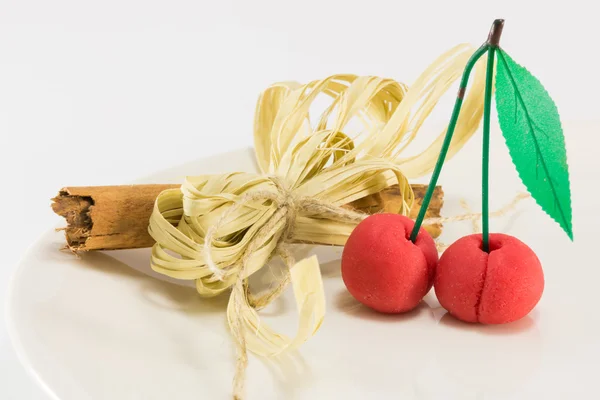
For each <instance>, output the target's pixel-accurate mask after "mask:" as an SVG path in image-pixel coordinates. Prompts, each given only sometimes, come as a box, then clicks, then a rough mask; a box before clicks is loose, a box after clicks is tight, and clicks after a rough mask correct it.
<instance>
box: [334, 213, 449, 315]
mask: <svg viewBox="0 0 600 400" xmlns="http://www.w3.org/2000/svg"><path fill="white" fill-rule="evenodd" d="M413 226H414V221H412V220H411V219H410V218H408V217H405V216H402V215H398V214H375V215H371V216H369V217H367V218H366V219H365V220H364V221H362V222H361V223H359V224H358V225H357V226H356V228H354V231H352V234H351V235H350V237H349V238H348V241H347V242H346V245H345V247H344V251H343V253H342V279H343V280H344V284H345V285H346V287H347V288H348V291H349V292H350V294H351V295H352V296H353V297H354V298H355V299H356V300H358V301H359V302H361V303H362V304H364V305H366V306H367V307H370V308H372V309H374V310H376V311H379V312H383V313H401V312H405V311H409V310H412V309H413V308H415V307H416V306H417V304H419V302H420V301H421V299H422V298H423V296H425V295H426V294H427V292H429V290H430V289H431V286H432V285H433V278H434V276H435V268H436V265H437V262H438V252H437V249H436V247H435V243H434V241H433V239H432V238H431V236H430V235H429V233H427V231H425V230H424V229H420V230H419V234H418V235H417V240H416V241H415V243H412V242H411V241H410V233H411V231H412V228H413Z"/></svg>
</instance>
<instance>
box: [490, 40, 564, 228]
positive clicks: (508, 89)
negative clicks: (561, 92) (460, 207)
mask: <svg viewBox="0 0 600 400" xmlns="http://www.w3.org/2000/svg"><path fill="white" fill-rule="evenodd" d="M497 54H498V63H497V71H496V109H497V111H498V120H499V122H500V128H501V129H502V134H503V135H504V139H505V140H506V145H507V146H508V150H509V152H510V156H511V157H512V160H513V163H514V164H515V167H516V168H517V172H518V173H519V176H520V177H521V180H522V181H523V183H524V184H525V186H526V187H527V190H528V191H529V193H531V196H532V197H533V198H534V199H535V200H536V201H537V203H538V204H539V205H540V207H541V208H542V209H543V210H544V211H545V212H546V213H548V215H549V216H550V217H552V218H553V219H554V220H555V221H556V222H558V224H559V225H560V226H561V227H562V229H563V230H564V231H565V232H566V233H567V235H568V236H569V238H571V240H573V227H572V223H571V219H572V211H571V189H570V183H569V167H568V165H567V151H566V148H565V138H564V135H563V130H562V127H561V123H560V117H559V115H558V110H557V108H556V105H555V104H554V101H552V98H550V95H549V94H548V92H547V91H546V89H544V87H543V86H542V84H541V83H540V81H539V80H538V79H537V78H536V77H534V76H533V75H531V73H530V72H529V71H527V69H525V68H524V67H522V66H520V65H519V64H517V63H516V62H515V61H514V60H513V59H512V58H510V56H509V55H508V54H506V52H504V51H503V50H501V49H498V50H497Z"/></svg>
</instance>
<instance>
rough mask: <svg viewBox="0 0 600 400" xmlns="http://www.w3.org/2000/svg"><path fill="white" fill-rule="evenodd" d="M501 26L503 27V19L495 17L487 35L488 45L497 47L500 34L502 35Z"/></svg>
mask: <svg viewBox="0 0 600 400" xmlns="http://www.w3.org/2000/svg"><path fill="white" fill-rule="evenodd" d="M502 28H504V20H503V19H497V20H495V21H494V23H493V24H492V28H491V29H490V34H489V35H488V40H487V42H488V44H489V45H490V46H494V47H498V46H499V45H500V36H502Z"/></svg>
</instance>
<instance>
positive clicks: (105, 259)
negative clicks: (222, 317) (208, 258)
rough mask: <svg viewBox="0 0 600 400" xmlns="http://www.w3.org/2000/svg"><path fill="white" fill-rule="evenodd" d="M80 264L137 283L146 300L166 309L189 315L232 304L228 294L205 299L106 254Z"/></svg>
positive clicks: (83, 259)
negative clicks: (229, 302)
mask: <svg viewBox="0 0 600 400" xmlns="http://www.w3.org/2000/svg"><path fill="white" fill-rule="evenodd" d="M77 264H78V267H85V268H91V269H94V270H97V271H100V272H101V273H103V274H112V275H120V277H119V279H131V280H135V281H136V283H138V285H137V286H138V288H139V292H140V293H141V295H142V296H143V298H144V300H146V301H148V302H150V303H152V304H153V305H155V306H157V307H159V308H162V309H169V310H177V311H184V312H186V313H188V314H200V313H206V312H209V313H212V312H219V313H224V312H225V310H226V308H227V303H228V301H229V296H228V294H227V293H224V294H222V295H220V296H216V297H210V298H203V297H201V296H200V295H199V294H198V293H197V292H196V289H195V288H194V287H189V286H182V285H178V284H175V283H172V282H167V281H165V280H161V279H156V278H154V277H152V276H149V275H147V274H145V273H143V272H140V271H138V270H136V269H134V268H131V267H130V265H129V264H125V263H123V262H121V261H119V260H117V259H116V258H114V257H112V256H110V255H108V254H106V253H101V252H92V253H86V254H83V255H82V256H81V259H80V260H79V262H78V263H77Z"/></svg>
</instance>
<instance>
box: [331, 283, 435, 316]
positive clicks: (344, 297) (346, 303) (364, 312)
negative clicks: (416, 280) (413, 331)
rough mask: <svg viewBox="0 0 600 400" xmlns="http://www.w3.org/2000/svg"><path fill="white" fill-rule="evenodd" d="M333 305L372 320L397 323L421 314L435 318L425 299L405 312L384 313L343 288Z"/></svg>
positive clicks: (345, 311) (342, 310)
mask: <svg viewBox="0 0 600 400" xmlns="http://www.w3.org/2000/svg"><path fill="white" fill-rule="evenodd" d="M333 305H334V307H335V308H336V309H337V310H338V311H341V312H342V313H344V314H348V315H351V316H353V317H357V318H362V319H368V320H371V321H381V322H389V323H397V322H402V321H407V320H410V319H412V318H415V317H417V316H421V315H428V316H429V317H430V318H431V320H432V321H433V320H434V315H433V310H432V308H431V307H430V306H429V305H428V304H427V303H426V302H425V301H421V302H420V303H419V304H418V305H417V307H415V308H414V309H412V310H411V311H408V312H405V313H400V314H384V313H380V312H377V311H375V310H372V309H370V308H368V307H366V306H364V305H362V304H361V303H359V302H358V301H357V300H356V299H355V298H354V297H352V295H351V294H350V293H349V292H348V291H347V290H342V291H340V292H338V293H337V294H336V295H335V297H334V300H333Z"/></svg>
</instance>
